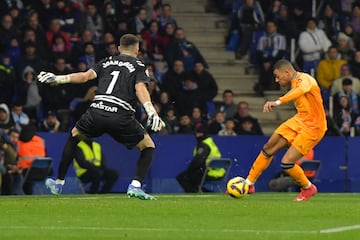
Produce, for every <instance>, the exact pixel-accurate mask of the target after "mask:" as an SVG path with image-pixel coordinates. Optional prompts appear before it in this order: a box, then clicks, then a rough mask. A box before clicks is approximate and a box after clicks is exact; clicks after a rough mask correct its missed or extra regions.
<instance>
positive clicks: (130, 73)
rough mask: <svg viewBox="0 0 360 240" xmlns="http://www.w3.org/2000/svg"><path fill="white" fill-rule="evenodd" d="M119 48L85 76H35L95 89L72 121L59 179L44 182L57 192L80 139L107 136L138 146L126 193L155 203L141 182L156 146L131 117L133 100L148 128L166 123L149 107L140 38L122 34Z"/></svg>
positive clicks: (84, 74) (158, 126)
mask: <svg viewBox="0 0 360 240" xmlns="http://www.w3.org/2000/svg"><path fill="white" fill-rule="evenodd" d="M118 48H119V52H120V55H119V56H115V57H108V58H105V59H103V60H101V61H100V62H98V63H96V64H95V65H94V66H92V67H91V68H90V69H89V70H88V71H86V72H77V73H72V74H67V75H54V74H53V73H49V72H41V73H40V74H39V75H38V80H39V81H40V82H42V83H46V84H53V85H57V84H66V83H85V82H87V81H89V80H93V79H95V78H97V79H98V86H97V87H98V89H97V91H96V95H95V97H94V100H93V102H92V103H91V105H90V107H89V109H88V110H87V111H86V112H85V113H84V114H83V115H82V116H81V118H80V119H79V121H78V122H77V123H76V125H75V127H74V128H73V129H72V131H71V135H70V136H69V138H68V140H67V142H66V144H65V147H64V150H63V154H62V157H61V162H60V166H59V169H58V176H57V179H56V180H53V179H51V178H49V179H47V180H46V186H47V187H48V188H49V189H50V191H51V193H53V194H56V195H59V194H60V193H61V190H62V187H63V185H64V183H65V175H66V173H67V171H68V168H69V166H70V164H71V162H72V161H73V157H74V153H75V149H76V146H77V144H78V143H79V141H80V140H81V139H84V138H92V137H98V136H100V135H102V134H104V133H108V134H109V135H110V136H111V137H112V138H114V139H115V140H116V141H118V142H119V143H122V144H123V145H125V146H126V147H127V148H129V149H131V148H133V147H134V146H136V147H137V148H138V149H139V150H140V152H141V154H140V157H139V159H138V162H137V166H136V172H135V176H134V178H133V180H132V182H131V183H130V184H129V186H128V189H127V195H128V196H129V197H136V198H139V199H144V200H154V199H155V197H154V196H152V195H150V194H147V193H145V192H144V191H143V190H142V189H141V182H142V180H143V179H144V177H145V175H146V174H147V172H148V169H149V167H150V164H151V161H152V158H153V155H154V149H155V144H154V142H153V141H152V139H151V138H150V136H149V134H147V132H146V130H145V129H144V127H143V126H142V125H141V124H140V123H139V122H138V121H137V120H136V119H135V114H134V113H135V108H136V103H137V101H138V100H139V101H140V103H141V104H142V105H143V106H144V108H145V110H146V113H147V115H148V121H147V124H148V126H149V127H150V128H151V130H153V131H154V132H157V131H160V130H161V129H162V128H163V127H164V126H165V124H164V122H163V121H162V120H161V118H160V117H159V116H158V114H157V112H156V110H155V108H154V106H153V105H152V103H151V99H150V95H149V92H148V90H147V85H148V84H149V82H150V79H149V76H148V74H147V72H146V68H145V65H144V63H143V62H141V61H140V60H138V59H137V58H136V56H137V55H138V52H139V40H138V39H137V37H136V36H135V35H132V34H125V35H123V36H122V37H121V39H120V46H119V47H118Z"/></svg>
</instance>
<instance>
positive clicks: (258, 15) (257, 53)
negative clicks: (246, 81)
mask: <svg viewBox="0 0 360 240" xmlns="http://www.w3.org/2000/svg"><path fill="white" fill-rule="evenodd" d="M314 4H315V5H314ZM207 10H208V11H216V12H220V13H222V14H225V15H227V16H228V18H229V22H231V24H230V25H231V26H230V29H229V30H230V31H229V34H228V38H227V40H226V44H228V46H230V44H231V46H233V44H234V43H233V40H234V39H235V40H237V39H239V40H238V43H237V48H235V49H234V50H235V56H236V58H238V59H243V60H248V61H250V62H251V63H252V64H254V65H255V66H256V67H257V70H258V73H259V80H258V83H257V84H256V85H255V86H254V90H255V92H256V94H257V95H259V96H263V95H264V90H276V89H279V86H278V85H277V84H274V78H273V75H272V67H273V64H274V63H275V62H276V61H277V60H279V59H281V58H288V59H289V60H293V61H294V63H295V64H296V65H297V67H298V70H300V71H304V72H307V73H310V74H312V75H313V76H314V77H315V78H316V79H317V80H318V83H319V86H320V88H321V92H322V96H323V99H324V107H325V108H326V110H327V112H328V115H329V116H328V118H329V119H328V120H329V129H331V131H328V135H345V136H349V135H360V131H359V130H360V117H359V116H360V115H359V93H360V91H359V83H360V80H359V78H360V71H359V69H360V45H359V42H360V41H359V37H360V1H358V0H353V1H350V0H326V1H312V0H301V1H299V0H273V1H261V0H232V1H218V0H209V1H208V8H207ZM234 36H235V38H233V37H234ZM294 43H295V44H294ZM292 44H293V45H292ZM291 46H295V48H296V50H297V51H296V54H295V55H291V54H293V53H292V52H291ZM228 49H230V47H228ZM331 117H332V118H333V119H331Z"/></svg>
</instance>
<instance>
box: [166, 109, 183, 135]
mask: <svg viewBox="0 0 360 240" xmlns="http://www.w3.org/2000/svg"><path fill="white" fill-rule="evenodd" d="M162 119H163V120H164V122H165V128H166V130H167V133H168V134H174V133H177V132H178V130H179V126H178V118H177V116H176V111H175V108H174V107H173V106H171V107H169V108H167V110H166V113H165V115H164V117H162Z"/></svg>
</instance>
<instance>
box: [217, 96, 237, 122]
mask: <svg viewBox="0 0 360 240" xmlns="http://www.w3.org/2000/svg"><path fill="white" fill-rule="evenodd" d="M222 98H223V100H222V102H215V111H217V112H221V113H223V114H224V118H232V117H234V115H235V113H236V112H237V105H236V104H235V102H234V92H233V91H232V90H230V89H226V90H224V92H223V94H222Z"/></svg>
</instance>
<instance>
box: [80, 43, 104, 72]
mask: <svg viewBox="0 0 360 240" xmlns="http://www.w3.org/2000/svg"><path fill="white" fill-rule="evenodd" d="M82 57H84V58H85V59H86V61H87V63H88V65H89V67H91V66H93V65H94V64H95V63H96V61H99V60H100V56H98V53H97V52H96V46H95V44H94V43H93V42H87V43H85V44H84V55H83V56H82Z"/></svg>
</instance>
